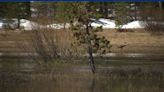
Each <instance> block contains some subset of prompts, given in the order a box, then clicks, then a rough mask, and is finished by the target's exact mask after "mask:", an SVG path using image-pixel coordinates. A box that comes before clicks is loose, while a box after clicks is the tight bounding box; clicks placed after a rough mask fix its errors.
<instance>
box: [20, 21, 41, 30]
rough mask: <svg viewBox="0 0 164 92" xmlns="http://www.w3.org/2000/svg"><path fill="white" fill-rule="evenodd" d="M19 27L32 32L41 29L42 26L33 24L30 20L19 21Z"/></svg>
mask: <svg viewBox="0 0 164 92" xmlns="http://www.w3.org/2000/svg"><path fill="white" fill-rule="evenodd" d="M20 27H22V28H23V29H24V30H34V29H38V28H42V27H43V26H42V25H39V24H37V23H35V22H32V21H30V20H26V19H21V20H20Z"/></svg>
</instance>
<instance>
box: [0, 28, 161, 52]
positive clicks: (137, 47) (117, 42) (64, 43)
mask: <svg viewBox="0 0 164 92" xmlns="http://www.w3.org/2000/svg"><path fill="white" fill-rule="evenodd" d="M50 33H52V32H50ZM56 33H57V36H58V39H59V40H60V41H58V44H59V45H60V47H61V48H62V49H63V50H64V49H66V48H72V43H74V42H75V39H74V38H73V35H72V33H71V32H68V31H63V30H58V31H57V32H56ZM30 34H31V31H26V32H24V31H6V32H5V31H1V32H0V44H1V45H0V52H22V51H23V49H22V48H21V47H20V44H25V45H26V44H28V42H29V41H30V39H31V36H30ZM52 34H53V33H52ZM98 34H99V35H100V36H105V37H106V38H107V39H108V40H110V41H111V44H112V48H111V51H112V52H113V53H156V54H161V53H164V48H163V47H164V38H163V35H159V36H153V35H151V34H150V33H148V32H146V31H144V30H137V31H133V32H117V31H116V30H104V31H102V32H99V33H98ZM18 43H19V44H18ZM121 45H126V46H125V47H123V48H119V47H120V46H121ZM73 49H75V50H76V51H80V50H81V51H82V47H73ZM79 49H80V50H79Z"/></svg>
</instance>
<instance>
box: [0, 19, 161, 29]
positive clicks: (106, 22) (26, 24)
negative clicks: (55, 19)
mask: <svg viewBox="0 0 164 92" xmlns="http://www.w3.org/2000/svg"><path fill="white" fill-rule="evenodd" d="M13 20H14V21H15V22H16V23H18V21H17V19H13ZM153 23H154V24H159V23H156V22H153ZM3 24H4V23H3V21H2V20H0V28H1V29H2V28H3ZM90 24H91V26H92V27H94V28H97V27H100V26H102V28H103V29H116V28H118V27H120V28H121V29H137V28H145V27H146V25H147V23H146V22H145V21H139V20H136V21H132V22H129V23H127V24H125V25H118V26H116V24H115V21H114V20H110V19H105V18H100V19H97V20H96V19H91V23H90ZM160 24H162V25H164V23H163V22H162V23H160ZM20 27H22V28H23V29H24V30H33V29H38V28H52V29H62V28H64V23H54V24H49V25H45V26H42V25H39V24H38V23H36V22H33V21H30V20H26V19H21V20H20ZM69 27H70V24H69V23H66V24H65V28H69Z"/></svg>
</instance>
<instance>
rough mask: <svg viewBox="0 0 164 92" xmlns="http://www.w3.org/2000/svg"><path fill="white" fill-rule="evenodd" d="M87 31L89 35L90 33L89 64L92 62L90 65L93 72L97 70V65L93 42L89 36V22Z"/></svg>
mask: <svg viewBox="0 0 164 92" xmlns="http://www.w3.org/2000/svg"><path fill="white" fill-rule="evenodd" d="M86 32H87V35H88V39H87V41H88V44H87V45H88V54H89V58H88V59H89V64H90V67H91V70H92V73H95V71H96V67H95V62H94V59H93V50H92V44H91V39H90V38H89V35H90V33H89V25H88V23H87V25H86Z"/></svg>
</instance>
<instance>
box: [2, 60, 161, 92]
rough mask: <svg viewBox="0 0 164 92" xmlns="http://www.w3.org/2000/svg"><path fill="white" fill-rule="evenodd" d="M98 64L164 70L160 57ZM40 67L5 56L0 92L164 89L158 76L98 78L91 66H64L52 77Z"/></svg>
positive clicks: (146, 91)
mask: <svg viewBox="0 0 164 92" xmlns="http://www.w3.org/2000/svg"><path fill="white" fill-rule="evenodd" d="M102 62H104V63H102ZM96 63H97V64H98V63H100V65H101V66H99V67H98V66H97V71H100V72H101V71H106V70H110V69H115V68H120V69H125V70H128V69H129V70H130V69H134V68H143V69H144V70H145V71H146V70H150V69H153V70H154V69H155V70H156V71H158V70H159V71H162V72H163V71H164V70H163V68H164V67H163V65H162V64H163V62H162V60H161V59H160V60H156V61H154V59H147V58H134V59H133V58H129V59H128V58H121V59H118V58H117V59H115V58H105V59H102V58H100V59H98V58H96ZM39 68H40V67H38V65H37V64H36V63H35V62H32V61H27V60H25V61H21V60H15V59H11V58H10V59H4V58H3V59H2V60H1V62H0V92H164V80H163V79H158V78H146V79H144V78H143V79H142V78H141V79H140V78H135V79H126V78H121V79H119V78H114V79H113V78H109V77H108V76H105V77H104V76H103V74H104V73H98V74H97V75H95V76H99V77H95V76H93V75H92V74H91V73H90V69H89V67H88V66H80V67H79V66H73V67H71V68H69V69H64V68H63V69H62V71H64V72H61V73H60V72H58V73H57V75H55V73H54V74H53V76H54V77H52V75H51V74H50V73H45V72H42V71H39V73H38V72H36V70H37V69H39ZM101 76H103V77H101Z"/></svg>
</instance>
